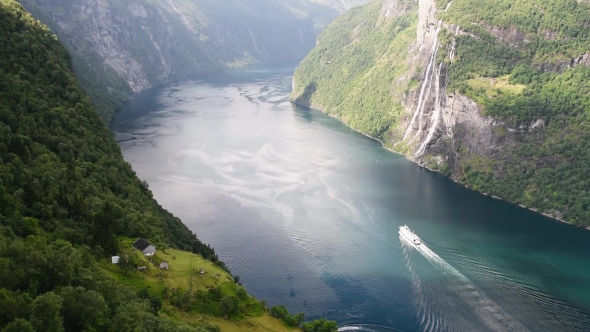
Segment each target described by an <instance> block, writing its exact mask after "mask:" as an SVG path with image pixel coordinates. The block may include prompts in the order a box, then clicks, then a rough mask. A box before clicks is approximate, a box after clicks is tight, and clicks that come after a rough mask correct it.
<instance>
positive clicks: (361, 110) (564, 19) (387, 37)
mask: <svg viewBox="0 0 590 332" xmlns="http://www.w3.org/2000/svg"><path fill="white" fill-rule="evenodd" d="M589 14H590V6H588V4H587V3H585V2H578V1H576V0H558V1H555V2H554V3H551V4H547V3H544V2H542V1H532V2H527V3H518V4H512V3H511V2H510V1H499V2H493V3H490V2H487V1H484V0H475V1H467V0H453V1H448V0H438V1H434V0H419V1H411V0H383V1H377V2H374V3H371V4H369V5H367V6H364V7H362V8H359V9H358V10H356V11H355V13H354V14H353V13H351V14H350V15H344V16H343V17H342V18H340V19H339V20H337V21H336V22H335V23H334V24H332V25H331V26H330V27H328V29H326V31H325V33H324V34H323V35H321V36H320V38H319V44H318V46H317V47H316V48H315V49H314V50H313V51H312V52H311V54H310V55H309V56H308V57H307V58H306V59H305V60H304V61H303V62H302V64H301V66H300V67H299V68H298V69H297V71H296V75H295V78H294V93H293V100H294V101H295V102H296V103H299V104H302V105H306V106H311V107H316V108H319V109H322V110H324V111H326V112H327V113H329V114H332V115H334V116H336V117H338V118H340V119H342V120H343V121H345V122H347V123H348V124H349V125H351V126H352V127H353V128H355V129H358V130H360V131H362V132H365V133H367V134H369V135H371V136H373V137H376V138H378V139H380V140H382V141H383V142H384V144H385V145H386V146H387V147H388V148H390V149H392V150H394V151H397V152H400V153H403V154H405V155H406V156H407V157H408V158H410V159H412V160H414V161H415V162H417V163H419V164H421V165H424V166H426V167H429V168H431V169H433V170H436V171H440V172H442V173H444V174H445V175H447V176H449V177H451V178H453V179H454V180H456V181H458V182H460V183H463V184H465V185H467V186H469V187H471V188H473V189H475V190H479V191H481V192H484V193H486V194H489V195H492V196H497V197H500V198H503V199H507V200H509V201H512V202H514V203H517V204H520V205H522V206H525V207H528V208H531V209H534V210H538V211H539V212H542V213H545V214H547V215H550V216H553V217H556V218H559V219H562V220H566V221H568V222H571V223H573V224H577V225H580V226H588V225H590V186H589V185H588V184H587V183H586V182H585V180H584V179H585V177H586V175H585V174H587V171H588V170H589V169H590V168H589V166H590V162H589V161H588V159H585V158H587V156H588V153H587V152H585V150H586V149H585V148H584V147H585V146H586V144H587V143H588V142H590V141H589V140H588V138H589V137H588V136H589V134H588V132H587V130H589V129H590V128H588V126H587V125H586V123H587V121H586V120H585V119H586V116H587V114H589V112H590V97H588V95H587V93H586V92H584V91H588V88H589V86H588V78H590V70H589V68H588V63H589V62H590V60H589V57H588V50H589V49H590V39H589V32H588V30H589V29H588V27H589V24H590V23H589V21H588V17H590V16H588V15H589ZM402 22H403V23H402ZM384 27H394V28H393V30H389V31H388V33H383V31H384V30H383V29H384ZM392 31H393V32H392ZM410 33H411V34H412V35H411V38H408V37H409V34H410ZM402 36H405V37H402Z"/></svg>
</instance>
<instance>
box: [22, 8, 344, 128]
mask: <svg viewBox="0 0 590 332" xmlns="http://www.w3.org/2000/svg"><path fill="white" fill-rule="evenodd" d="M21 3H22V4H23V5H24V6H25V7H26V8H27V9H28V10H29V11H30V12H31V13H32V14H33V15H34V16H35V17H37V18H38V19H40V20H41V21H43V22H44V23H46V24H47V25H48V26H49V27H50V28H51V29H52V30H53V31H54V32H55V33H56V34H57V35H58V36H59V38H60V40H61V41H62V42H63V43H64V44H65V45H66V47H68V48H69V50H70V51H71V52H72V53H74V67H75V71H76V73H77V74H78V76H79V78H80V79H81V82H82V85H83V86H84V88H85V89H86V90H87V91H89V92H90V94H91V97H94V98H93V101H95V106H99V107H98V108H99V110H100V111H101V113H102V114H101V115H102V116H103V118H105V119H106V120H108V119H109V118H110V116H112V111H113V107H112V105H111V104H112V102H111V103H106V105H102V106H104V107H100V106H101V105H96V103H97V99H101V98H102V99H114V100H117V99H121V98H122V97H124V96H126V95H128V94H129V93H130V92H133V91H140V90H143V89H145V88H149V87H151V86H153V85H156V84H161V83H163V82H167V81H170V80H173V79H177V78H180V77H185V76H187V75H191V74H197V73H202V72H208V71H214V70H219V69H225V68H232V67H239V66H245V65H250V64H257V63H273V62H287V61H295V60H297V61H298V60H300V59H302V58H303V57H304V56H305V55H306V54H307V53H308V52H309V50H310V49H311V48H312V47H313V46H314V45H315V40H316V33H317V31H318V30H320V29H322V28H323V26H325V25H326V24H327V23H328V22H330V21H331V20H332V19H334V18H336V17H337V15H338V12H337V11H336V9H334V8H332V7H329V6H326V5H321V4H317V3H312V2H309V1H307V0H298V1H284V0H260V1H250V0H231V1H220V2H218V1H209V0H192V1H190V0H155V1H147V0H137V1H127V0H84V1H83V0H21Z"/></svg>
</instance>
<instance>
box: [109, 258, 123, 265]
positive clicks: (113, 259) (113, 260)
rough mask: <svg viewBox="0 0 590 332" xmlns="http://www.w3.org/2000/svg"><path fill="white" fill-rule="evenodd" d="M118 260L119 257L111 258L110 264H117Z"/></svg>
mask: <svg viewBox="0 0 590 332" xmlns="http://www.w3.org/2000/svg"><path fill="white" fill-rule="evenodd" d="M120 259H121V257H119V256H113V257H111V262H112V263H113V264H119V260H120Z"/></svg>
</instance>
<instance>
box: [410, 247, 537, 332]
mask: <svg viewBox="0 0 590 332" xmlns="http://www.w3.org/2000/svg"><path fill="white" fill-rule="evenodd" d="M406 242H407V241H406ZM407 244H409V243H407ZM409 245H411V246H412V247H413V248H414V249H416V250H417V251H418V252H420V253H421V254H422V256H424V257H425V258H426V259H427V260H429V261H430V262H431V263H433V265H435V266H436V267H438V268H439V269H440V270H441V271H442V272H443V273H445V274H447V275H449V276H451V277H452V279H453V281H454V285H453V286H454V288H453V291H454V292H455V293H456V294H457V295H459V296H460V297H461V298H462V299H463V300H464V301H465V302H466V303H467V304H469V305H470V307H471V308H472V309H473V311H474V312H475V313H476V314H477V315H478V316H479V317H480V318H481V320H482V322H484V323H485V325H486V326H487V327H488V328H489V329H491V330H492V331H529V330H528V329H527V328H526V327H525V326H524V325H522V324H521V323H520V322H518V321H517V320H515V319H514V318H513V317H512V316H510V314H508V313H507V312H506V311H504V310H503V309H502V308H501V307H499V306H498V305H497V304H496V303H495V302H494V301H492V300H491V299H490V298H488V297H487V296H486V295H485V293H484V292H483V291H481V290H480V289H478V287H477V286H476V285H475V284H474V283H473V282H471V280H469V279H468V278H467V277H465V276H464V275H463V274H461V272H459V271H458V270H457V269H455V268H454V267H452V266H451V265H449V264H448V263H447V262H446V261H445V260H444V259H442V258H441V257H440V256H439V255H437V254H436V253H434V252H433V251H432V250H430V248H428V247H427V246H426V245H425V244H424V242H422V244H420V245H417V246H415V245H413V244H409Z"/></svg>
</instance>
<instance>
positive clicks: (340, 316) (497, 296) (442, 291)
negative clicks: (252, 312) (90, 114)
mask: <svg viewBox="0 0 590 332" xmlns="http://www.w3.org/2000/svg"><path fill="white" fill-rule="evenodd" d="M292 72H293V70H292V68H272V69H271V68H251V69H244V70H236V71H229V72H225V73H216V74H211V75H207V76H201V77H196V78H193V79H189V80H184V81H180V82H176V83H174V84H169V85H166V86H163V87H158V88H154V89H150V90H147V91H144V92H141V93H138V94H136V95H135V96H134V97H133V98H132V99H130V100H129V101H128V102H127V103H126V104H125V107H124V108H123V110H122V111H121V112H120V113H119V114H118V115H117V117H116V119H115V120H114V122H113V124H112V129H113V131H114V132H115V133H116V137H117V140H118V141H119V143H120V145H121V148H122V150H123V153H124V155H125V158H126V160H127V161H129V162H130V163H131V164H132V165H133V168H134V169H135V170H136V172H137V173H138V175H139V176H140V178H142V179H143V180H146V181H148V183H149V185H150V188H151V189H152V191H153V192H154V195H155V197H156V199H158V201H159V202H160V203H161V204H162V205H163V206H164V207H165V208H167V209H168V210H170V211H171V212H173V213H174V214H176V215H178V216H179V217H180V218H181V219H182V220H183V221H184V223H185V224H186V225H187V226H188V227H190V228H191V229H192V230H193V231H195V232H196V233H197V235H198V236H199V238H201V239H202V240H204V241H205V242H207V243H210V244H211V245H213V246H214V247H215V249H216V251H217V253H218V254H219V256H220V257H221V258H222V259H223V260H224V261H225V262H226V263H227V264H228V266H229V267H230V269H231V270H232V272H233V274H235V275H239V276H240V277H241V280H242V282H243V284H244V285H245V286H246V287H247V289H248V291H249V292H250V293H252V294H253V295H255V296H256V297H258V298H260V299H265V300H267V302H268V304H269V305H276V304H286V305H287V306H288V308H289V309H290V310H291V311H292V312H299V311H305V313H306V315H307V317H308V318H314V317H319V316H325V317H327V318H330V319H335V320H337V321H338V323H340V324H343V326H342V328H341V330H365V331H389V330H394V331H527V330H529V331H590V232H588V231H585V230H582V229H578V228H574V227H571V226H568V225H566V224H563V223H560V222H557V221H554V220H550V219H548V218H545V217H543V216H540V215H538V214H535V213H532V212H530V211H527V210H523V209H521V208H518V207H516V206H514V205H511V204H508V203H505V202H502V201H498V200H495V199H492V198H489V197H486V196H483V195H479V194H477V193H474V192H472V191H470V190H468V189H466V188H464V187H462V186H460V185H458V184H455V183H454V182H452V181H450V180H448V179H446V178H444V177H443V176H441V175H439V174H435V173H432V172H429V171H427V170H424V169H422V168H420V167H418V166H417V165H415V164H413V163H411V162H409V161H408V160H406V159H404V158H403V157H402V156H399V155H396V154H393V153H391V152H389V151H387V150H385V149H383V148H382V147H381V146H380V144H379V143H378V142H375V141H373V140H371V139H369V138H367V137H364V136H363V135H361V134H358V133H356V132H354V131H353V130H351V129H349V128H348V127H346V126H345V125H343V124H342V123H341V122H339V121H338V120H335V119H332V118H330V117H328V116H326V115H324V114H323V113H321V112H317V111H310V110H304V109H300V108H298V107H295V106H293V105H291V104H290V103H289V102H288V94H289V93H290V90H291V79H292ZM404 224H407V225H408V226H409V227H410V228H411V229H413V230H414V231H415V232H416V233H417V234H418V235H419V236H420V237H421V238H422V239H423V241H424V245H423V246H420V247H419V248H416V247H414V246H412V245H411V244H407V243H405V242H404V241H402V239H400V238H399V235H398V228H399V226H401V225H404Z"/></svg>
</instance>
